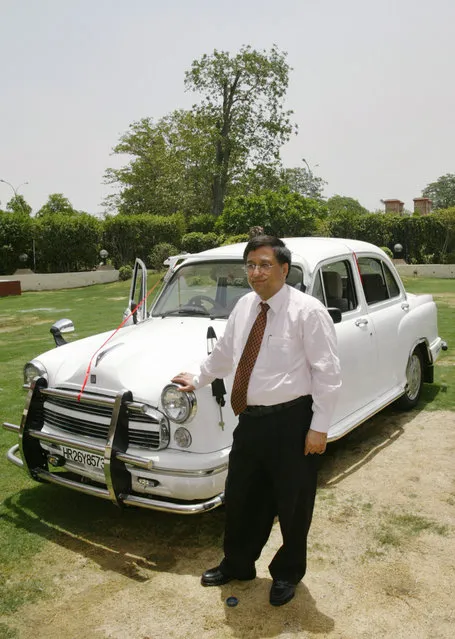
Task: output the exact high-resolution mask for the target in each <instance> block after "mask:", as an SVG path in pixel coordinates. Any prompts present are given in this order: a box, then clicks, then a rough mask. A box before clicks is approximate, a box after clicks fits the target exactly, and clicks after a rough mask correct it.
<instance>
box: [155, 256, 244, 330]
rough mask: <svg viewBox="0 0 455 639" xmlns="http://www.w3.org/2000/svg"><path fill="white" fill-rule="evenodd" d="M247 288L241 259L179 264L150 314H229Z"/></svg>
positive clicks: (212, 315)
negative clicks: (179, 266) (236, 260)
mask: <svg viewBox="0 0 455 639" xmlns="http://www.w3.org/2000/svg"><path fill="white" fill-rule="evenodd" d="M250 291H251V288H250V286H249V285H248V281H247V277H246V274H245V271H244V270H243V262H239V261H238V262H234V261H232V262H200V263H194V264H188V265H186V266H182V267H181V268H180V269H179V270H178V271H177V272H176V273H175V274H174V275H173V277H172V278H171V280H170V281H169V283H168V284H167V286H166V287H165V288H164V290H163V292H162V294H161V296H160V298H159V300H158V301H157V303H156V305H155V306H154V308H153V311H152V315H153V316H154V317H156V316H168V315H169V316H171V315H194V316H201V317H203V316H206V317H223V318H226V317H229V314H230V312H231V311H232V309H233V308H234V306H235V305H236V303H237V301H238V300H239V299H240V298H241V297H242V296H243V295H245V293H249V292H250Z"/></svg>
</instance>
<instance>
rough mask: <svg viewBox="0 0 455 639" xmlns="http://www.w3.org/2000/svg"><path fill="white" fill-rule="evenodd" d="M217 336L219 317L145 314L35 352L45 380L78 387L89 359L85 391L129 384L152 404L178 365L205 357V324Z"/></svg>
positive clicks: (187, 366) (191, 367)
mask: <svg viewBox="0 0 455 639" xmlns="http://www.w3.org/2000/svg"><path fill="white" fill-rule="evenodd" d="M209 326H212V327H213V329H214V330H215V333H216V335H217V337H220V336H221V335H222V334H223V333H224V329H225V326H226V321H225V320H210V319H209V318H207V319H206V318H202V317H197V318H194V317H184V318H182V317H180V318H175V317H166V318H150V319H148V320H147V321H145V322H143V323H141V324H138V325H136V326H127V327H125V328H122V329H121V330H119V331H118V332H117V333H116V334H115V335H113V336H112V337H111V338H110V339H109V337H110V335H112V331H111V332H107V333H101V334H99V335H95V336H93V337H88V338H86V339H81V340H78V341H76V342H73V343H69V344H67V345H65V346H61V347H59V348H55V349H53V350H51V351H47V352H46V353H43V354H42V355H40V356H39V357H37V358H35V359H37V360H38V361H40V362H41V363H42V364H43V365H44V366H45V367H46V369H47V371H48V375H49V385H50V386H53V387H65V388H71V389H74V390H79V389H80V388H81V386H82V384H83V381H84V379H85V376H86V372H87V369H88V366H89V363H90V361H91V367H90V374H89V376H88V380H87V385H86V387H85V390H86V391H87V392H94V393H102V394H113V393H116V392H117V391H119V390H122V389H124V390H131V391H132V393H133V398H134V399H135V400H138V401H146V402H148V403H152V404H155V405H156V404H157V403H158V400H159V397H160V394H161V391H162V389H163V386H165V385H166V384H168V383H169V382H170V380H171V378H172V377H174V376H175V375H177V374H178V373H180V372H182V371H188V372H194V373H195V374H197V373H199V366H200V363H201V361H202V360H203V359H204V358H205V357H207V354H208V343H207V329H208V327H209Z"/></svg>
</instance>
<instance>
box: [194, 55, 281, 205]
mask: <svg viewBox="0 0 455 639" xmlns="http://www.w3.org/2000/svg"><path fill="white" fill-rule="evenodd" d="M289 70H290V68H289V65H288V64H287V62H286V54H284V53H282V52H280V51H279V50H278V49H277V47H276V46H273V47H272V48H271V50H270V51H269V52H267V51H256V50H255V49H252V48H251V47H249V46H244V47H242V48H241V49H240V51H239V53H238V54H237V55H235V56H233V57H231V55H230V54H229V53H228V52H227V51H217V50H215V51H214V52H213V54H212V55H210V56H209V55H203V56H202V58H201V59H200V60H195V61H194V62H193V64H192V66H191V69H190V70H189V71H187V73H186V76H185V86H186V88H187V89H189V90H192V91H194V92H197V93H199V94H201V95H202V101H201V103H200V104H199V105H195V106H194V107H193V108H194V109H195V110H196V111H197V112H198V113H201V114H203V115H204V117H206V118H207V120H208V121H210V123H211V127H212V131H211V133H212V144H213V148H212V152H213V154H214V172H213V176H212V213H214V214H215V215H220V214H221V212H222V210H223V206H224V198H225V196H226V195H227V193H228V189H229V185H230V184H233V183H235V182H236V181H238V180H240V179H241V178H242V176H243V175H244V173H245V171H246V170H247V169H248V168H251V167H254V166H255V165H256V164H260V165H262V166H271V165H276V164H278V162H279V151H280V148H281V146H282V145H283V144H284V143H285V142H286V141H287V140H288V139H289V137H290V135H291V133H292V130H293V125H292V124H291V121H290V116H291V114H292V112H291V111H285V110H284V99H285V96H286V90H287V87H288V76H289Z"/></svg>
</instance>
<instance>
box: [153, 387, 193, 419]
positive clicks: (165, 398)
mask: <svg viewBox="0 0 455 639" xmlns="http://www.w3.org/2000/svg"><path fill="white" fill-rule="evenodd" d="M161 406H162V407H163V410H164V412H165V413H166V415H167V416H168V417H169V419H171V420H172V421H173V422H177V424H182V423H183V422H189V421H191V420H192V419H193V417H194V416H195V415H196V410H197V402H196V395H195V394H194V393H184V392H182V391H179V390H178V386H177V385H176V384H168V385H167V386H165V387H164V388H163V392H162V393H161Z"/></svg>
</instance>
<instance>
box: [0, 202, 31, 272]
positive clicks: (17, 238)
mask: <svg viewBox="0 0 455 639" xmlns="http://www.w3.org/2000/svg"><path fill="white" fill-rule="evenodd" d="M32 252H33V220H32V219H31V218H29V216H28V215H20V214H18V213H7V212H6V211H0V274H2V275H8V274H9V273H13V272H14V271H15V270H16V269H17V268H20V267H22V268H24V265H23V264H20V262H19V255H20V254H21V253H26V254H27V255H28V256H29V261H28V263H26V264H25V266H29V265H32V261H31V259H32V258H31V256H32Z"/></svg>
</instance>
